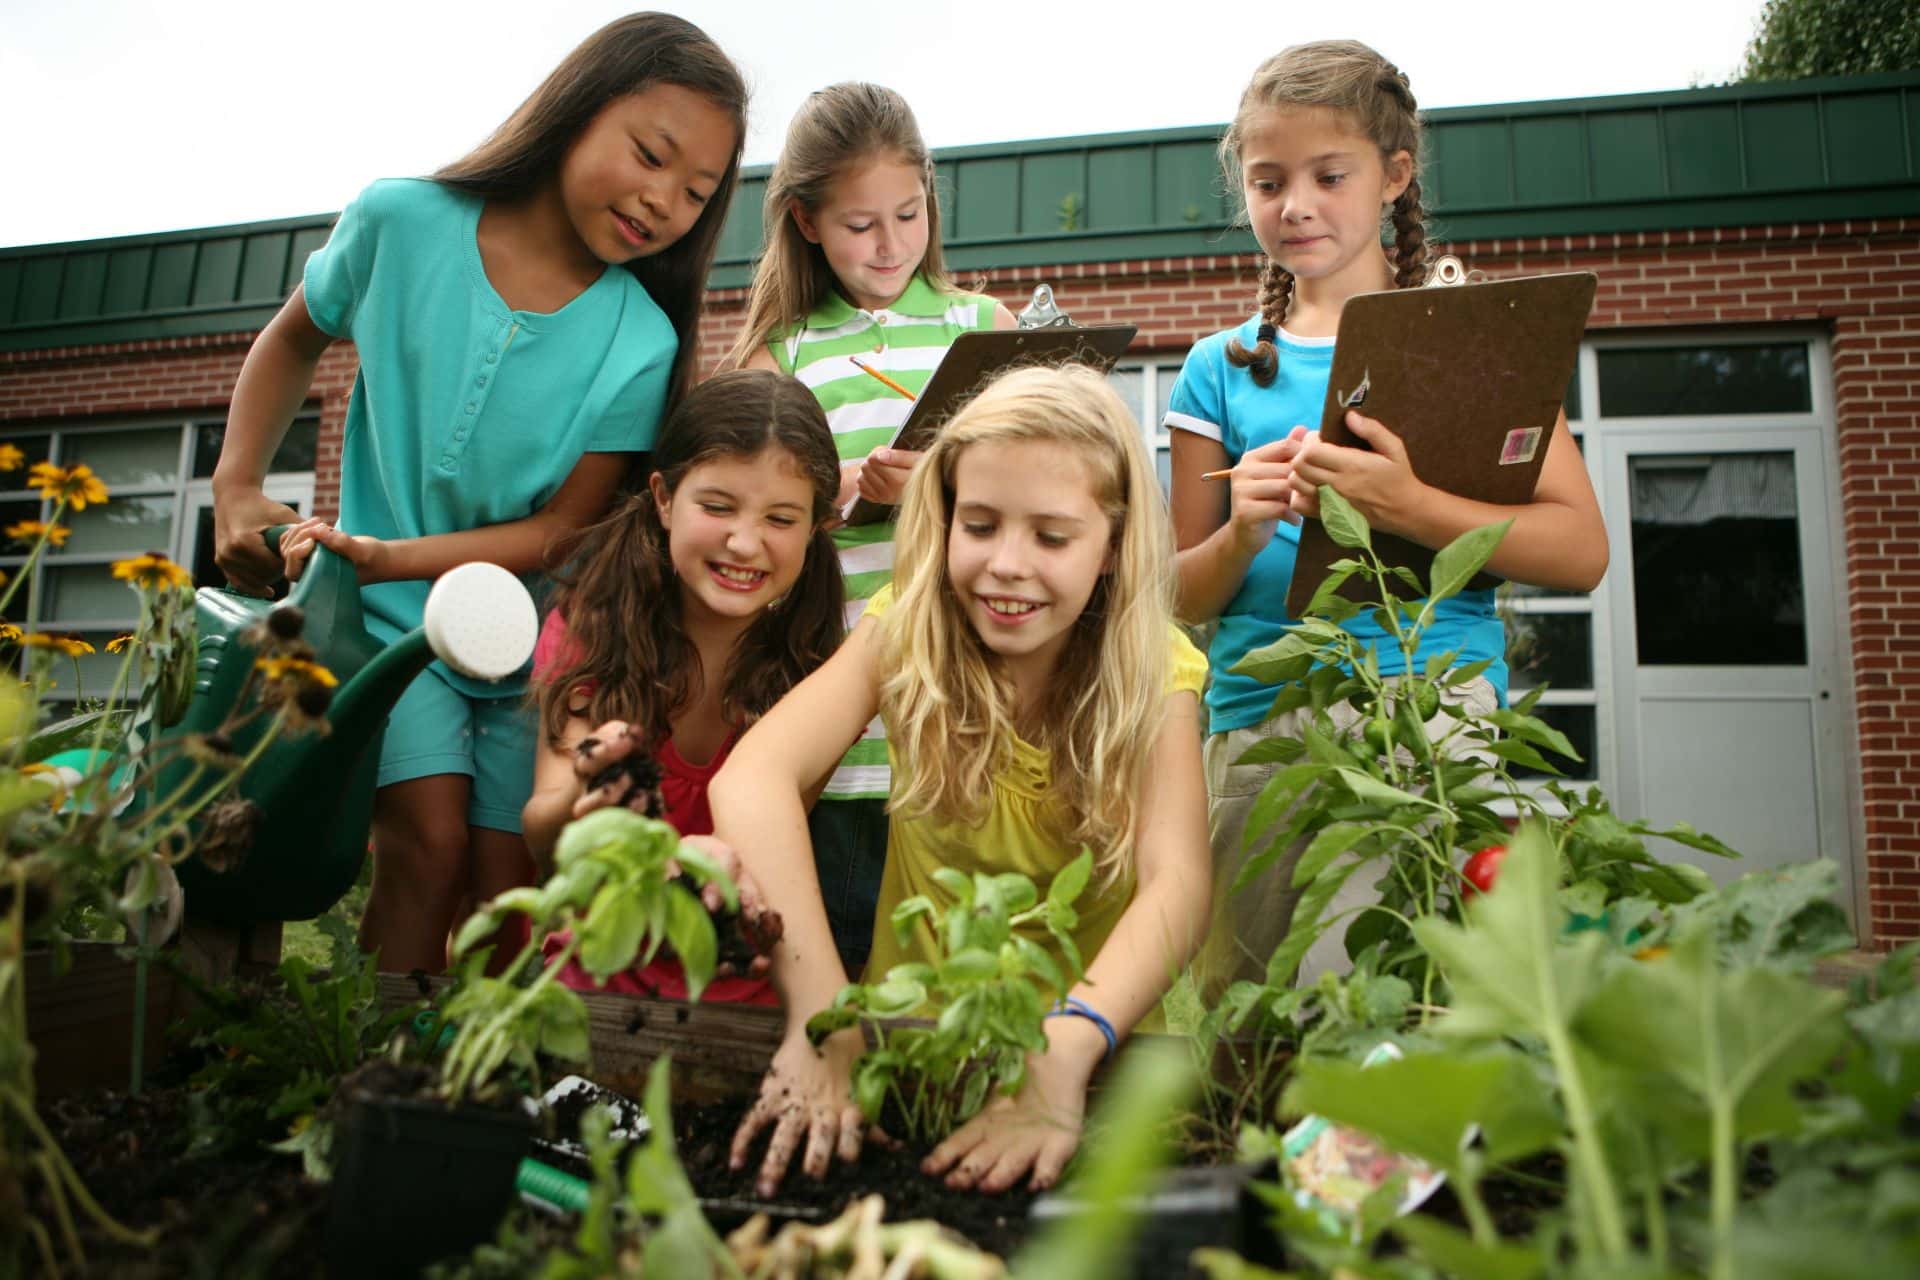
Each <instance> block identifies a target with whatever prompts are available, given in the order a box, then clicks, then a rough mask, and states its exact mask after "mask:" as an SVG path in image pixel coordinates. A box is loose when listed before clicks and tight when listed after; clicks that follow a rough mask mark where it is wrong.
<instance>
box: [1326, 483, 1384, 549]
mask: <svg viewBox="0 0 1920 1280" xmlns="http://www.w3.org/2000/svg"><path fill="white" fill-rule="evenodd" d="M1320 523H1321V524H1323V525H1325V526H1326V527H1327V536H1328V537H1329V538H1332V539H1333V541H1334V543H1335V544H1336V545H1338V546H1342V547H1366V548H1368V549H1369V550H1371V549H1372V547H1373V535H1372V531H1371V530H1370V529H1369V528H1368V527H1367V518H1366V517H1365V516H1363V515H1361V514H1360V512H1359V511H1358V510H1357V509H1355V507H1354V505H1353V504H1352V503H1351V502H1348V501H1347V500H1346V499H1345V498H1343V497H1341V496H1340V494H1339V492H1338V491H1337V490H1335V489H1334V487H1333V486H1332V485H1330V484H1323V485H1321V486H1320Z"/></svg>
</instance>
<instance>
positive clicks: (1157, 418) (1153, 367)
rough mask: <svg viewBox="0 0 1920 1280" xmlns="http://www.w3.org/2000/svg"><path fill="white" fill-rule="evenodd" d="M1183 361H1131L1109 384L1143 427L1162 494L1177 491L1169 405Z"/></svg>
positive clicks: (1118, 369)
mask: <svg viewBox="0 0 1920 1280" xmlns="http://www.w3.org/2000/svg"><path fill="white" fill-rule="evenodd" d="M1183 359H1184V358H1183V357H1169V358H1156V357H1149V358H1147V359H1144V360H1127V361H1122V362H1121V363H1119V364H1117V365H1115V366H1114V367H1113V372H1112V373H1111V374H1109V375H1108V381H1110V382H1111V383H1113V389H1114V390H1115V391H1118V392H1119V393H1120V398H1121V399H1122V400H1123V401H1125V402H1126V405H1127V411H1128V412H1129V413H1131V414H1133V416H1134V420H1135V421H1136V422H1138V423H1139V424H1140V433H1141V436H1142V438H1143V439H1145V441H1146V444H1147V452H1148V453H1150V454H1152V455H1153V464H1154V470H1155V471H1156V472H1157V473H1158V474H1159V476H1160V491H1161V492H1162V493H1169V494H1170V493H1171V492H1172V491H1173V463H1172V448H1173V446H1172V444H1171V443H1170V442H1169V441H1168V438H1167V430H1166V428H1165V427H1163V426H1161V425H1160V424H1161V423H1162V422H1164V421H1165V420H1166V416H1167V401H1168V400H1170V399H1171V398H1172V397H1173V381H1174V379H1175V378H1177V377H1179V376H1180V365H1181V363H1182V361H1183Z"/></svg>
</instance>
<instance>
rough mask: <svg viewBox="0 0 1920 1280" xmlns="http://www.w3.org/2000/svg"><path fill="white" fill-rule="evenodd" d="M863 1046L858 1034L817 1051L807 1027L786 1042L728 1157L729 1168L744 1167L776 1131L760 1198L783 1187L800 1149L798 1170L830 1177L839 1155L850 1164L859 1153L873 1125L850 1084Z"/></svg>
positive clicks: (758, 1186)
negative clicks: (757, 1143)
mask: <svg viewBox="0 0 1920 1280" xmlns="http://www.w3.org/2000/svg"><path fill="white" fill-rule="evenodd" d="M865 1047H866V1042H865V1040H864V1039H863V1038H862V1037H861V1035H860V1033H859V1032H858V1031H842V1032H839V1033H838V1034H836V1035H832V1036H829V1037H827V1040H826V1042H825V1043H824V1044H822V1045H821V1046H820V1048H818V1049H815V1048H814V1047H813V1045H812V1044H811V1043H810V1042H809V1041H808V1040H807V1036H806V1033H805V1031H801V1032H799V1033H798V1034H793V1033H789V1034H788V1036H787V1038H786V1039H784V1040H783V1041H781V1043H780V1048H779V1050H778V1051H776V1052H775V1053H774V1055H773V1063H772V1065H770V1066H769V1067H768V1068H767V1074H766V1077H765V1078H764V1079H762V1080H761V1082H760V1096H759V1098H758V1099H757V1100H756V1101H755V1102H754V1104H753V1109H752V1110H750V1111H748V1112H747V1115H746V1118H745V1119H743V1120H742V1121H741V1122H740V1128H739V1129H738V1130H737V1131H736V1132H735V1133H734V1135H733V1148H732V1150H731V1152H730V1153H729V1155H728V1165H729V1167H731V1168H733V1169H735V1170H740V1169H744V1168H746V1167H747V1159H748V1157H749V1156H750V1155H751V1154H752V1151H753V1145H754V1141H755V1140H756V1139H757V1138H758V1137H759V1136H760V1134H761V1132H762V1131H764V1130H769V1129H770V1130H771V1137H769V1138H768V1140H767V1152H766V1155H765V1156H764V1157H763V1158H762V1159H761V1161H760V1169H759V1173H758V1175H757V1176H756V1178H755V1181H754V1191H755V1193H756V1194H757V1195H760V1196H762V1197H770V1196H772V1195H773V1194H774V1193H775V1192H776V1191H778V1190H779V1189H780V1183H781V1181H782V1179H784V1178H785V1177H786V1176H787V1169H788V1167H789V1166H790V1165H791V1164H792V1163H793V1157H794V1155H795V1153H797V1152H804V1154H803V1155H802V1158H801V1162H800V1167H801V1168H802V1169H803V1170H804V1171H805V1172H806V1175H807V1176H808V1177H810V1178H813V1179H816V1180H818V1179H820V1178H823V1177H825V1176H826V1173H827V1167H828V1165H830V1164H832V1162H833V1158H834V1156H835V1155H838V1156H839V1157H840V1159H841V1160H842V1161H845V1162H847V1163H851V1162H853V1161H855V1160H858V1159H859V1158H860V1147H861V1143H862V1141H863V1140H864V1138H865V1136H866V1128H867V1123H866V1119H865V1117H863V1116H862V1115H861V1114H860V1108H859V1107H857V1106H855V1105H854V1102H853V1097H852V1093H851V1089H850V1082H851V1080H852V1078H853V1060H854V1058H856V1057H858V1056H859V1054H860V1052H861V1050H862V1049H864V1048H865Z"/></svg>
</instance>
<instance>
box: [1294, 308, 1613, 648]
mask: <svg viewBox="0 0 1920 1280" xmlns="http://www.w3.org/2000/svg"><path fill="white" fill-rule="evenodd" d="M1597 286H1598V279H1597V277H1595V276H1594V275H1593V274H1592V273H1591V272H1584V271H1582V272H1569V273H1566V274H1561V275H1548V276H1531V277H1525V278H1522V279H1516V280H1495V281H1490V282H1488V283H1485V284H1462V285H1448V286H1436V287H1428V288H1421V289H1397V290H1390V291H1388V292H1385V293H1365V294H1360V295H1359V296H1357V297H1354V298H1351V299H1349V300H1348V301H1347V304H1346V306H1345V308H1343V309H1342V311H1341V313H1340V332H1339V341H1338V342H1337V343H1336V344H1335V346H1334V356H1333V369H1332V371H1331V373H1330V374H1329V376H1328V379H1327V399H1326V404H1325V406H1324V409H1323V412H1322V416H1321V422H1320V435H1321V438H1322V439H1323V440H1325V441H1327V442H1328V443H1330V444H1341V445H1351V446H1355V447H1358V448H1366V444H1365V442H1364V441H1362V440H1360V439H1359V437H1357V436H1355V435H1354V434H1353V433H1352V432H1351V431H1349V430H1348V429H1347V426H1346V410H1347V406H1348V404H1349V403H1350V404H1351V405H1352V407H1353V408H1355V409H1357V410H1358V411H1359V412H1361V413H1363V414H1365V415H1366V416H1367V417H1369V418H1373V419H1376V420H1378V421H1380V422H1383V423H1385V424H1386V425H1387V426H1388V427H1390V428H1392V430H1393V432H1394V433H1395V434H1396V435H1398V436H1399V437H1400V439H1401V440H1402V441H1403V442H1404V443H1405V444H1406V447H1407V459H1408V461H1409V462H1410V463H1411V464H1412V467H1413V472H1414V474H1415V475H1417V476H1419V477H1420V479H1421V480H1423V481H1425V482H1426V483H1428V484H1431V485H1434V486H1435V487H1437V488H1440V489H1444V490H1446V491H1447V492H1449V493H1456V494H1460V495H1462V496H1464V497H1468V498H1473V499H1476V500H1477V501H1480V502H1490V503H1498V504H1500V505H1503V506H1512V505H1517V504H1520V503H1524V502H1530V501H1532V499H1533V491H1534V487H1535V486H1536V485H1537V484H1538V483H1539V481H1540V469H1541V467H1542V465H1543V464H1544V463H1545V462H1546V456H1547V445H1548V442H1549V441H1550V440H1551V439H1552V438H1553V428H1554V423H1555V422H1556V421H1557V420H1558V418H1559V416H1560V409H1561V405H1562V403H1563V401H1564V400H1565V398H1566V391H1567V387H1568V384H1569V383H1570V382H1571V381H1572V379H1573V370H1574V363H1575V361H1576V360H1577V359H1578V357H1579V351H1580V339H1581V338H1582V336H1584V334H1585V333H1586V325H1587V315H1588V313H1589V312H1590V311H1591V310H1592V308H1593V295H1594V291H1595V289H1596V287H1597ZM1356 396H1358V399H1355V397H1356ZM1373 549H1374V551H1375V552H1376V553H1377V554H1378V555H1379V556H1380V558H1381V559H1382V560H1383V561H1385V562H1386V564H1387V566H1388V567H1389V568H1391V567H1393V566H1396V565H1402V566H1405V567H1406V568H1409V569H1411V570H1413V572H1414V573H1415V574H1417V575H1419V577H1420V580H1421V581H1422V582H1425V581H1427V579H1428V576H1429V574H1430V572H1431V570H1432V568H1433V551H1432V550H1430V549H1429V548H1426V547H1422V546H1420V545H1419V544H1417V543H1414V542H1410V541H1408V540H1407V539H1405V538H1399V537H1396V536H1394V535H1392V534H1388V533H1381V532H1375V533H1374V535H1373ZM1349 554H1350V552H1349V551H1348V550H1347V549H1346V548H1344V547H1340V546H1338V545H1336V544H1335V543H1334V541H1333V539H1332V538H1330V537H1329V536H1328V535H1327V532H1326V529H1325V527H1324V526H1323V525H1322V524H1321V523H1320V521H1318V520H1311V519H1310V520H1306V521H1304V522H1303V523H1302V525H1301V529H1300V547H1299V551H1298V553H1297V556H1296V559H1295V561H1294V569H1293V582H1292V584H1291V586H1290V587H1289V589H1288V591H1287V612H1288V613H1289V614H1291V615H1292V616H1294V617H1296V618H1298V617H1300V616H1302V615H1303V614H1304V613H1305V612H1306V608H1307V605H1308V604H1309V603H1310V602H1311V601H1312V599H1313V595H1314V592H1315V591H1316V590H1317V589H1318V588H1319V586H1320V584H1321V582H1323V581H1324V580H1325V579H1326V577H1327V572H1328V568H1329V566H1331V565H1332V563H1333V562H1334V561H1335V560H1338V559H1340V558H1342V557H1344V556H1347V555H1349ZM1498 581H1499V579H1498V578H1496V577H1494V576H1493V575H1492V574H1487V573H1482V574H1479V575H1477V576H1476V577H1475V578H1474V579H1473V581H1472V582H1470V583H1468V587H1469V588H1470V589H1483V588H1486V587H1490V586H1493V585H1495V584H1496V583H1497V582H1498ZM1371 587H1372V583H1371V582H1370V581H1368V580H1365V579H1362V578H1361V577H1359V576H1358V575H1356V576H1355V577H1353V578H1349V579H1348V580H1347V583H1346V585H1345V588H1344V589H1343V590H1342V591H1341V594H1342V595H1344V596H1346V597H1347V598H1349V599H1352V600H1358V601H1361V602H1362V603H1368V604H1379V603H1381V602H1380V600H1379V599H1378V597H1376V596H1373V595H1372V594H1370V591H1371ZM1403 590H1404V588H1403ZM1408 594H1411V592H1409V593H1408Z"/></svg>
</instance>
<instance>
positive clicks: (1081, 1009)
mask: <svg viewBox="0 0 1920 1280" xmlns="http://www.w3.org/2000/svg"><path fill="white" fill-rule="evenodd" d="M1047 1016H1048V1017H1049V1018H1085V1019H1086V1020H1087V1021H1088V1022H1091V1023H1092V1024H1093V1025H1094V1026H1096V1027H1098V1028H1100V1034H1101V1035H1103V1036H1105V1037H1106V1040H1107V1052H1106V1057H1108V1058H1111V1057H1112V1056H1113V1051H1114V1050H1115V1049H1117V1048H1119V1047H1120V1037H1119V1036H1117V1035H1115V1034H1114V1033H1113V1024H1112V1023H1111V1022H1108V1021H1107V1020H1106V1019H1105V1018H1103V1017H1101V1016H1100V1011H1099V1010H1098V1009H1095V1008H1094V1007H1093V1006H1092V1005H1090V1004H1088V1003H1087V1002H1086V1001H1085V1000H1081V999H1078V998H1076V997H1074V996H1068V997H1066V998H1065V999H1064V1000H1062V1001H1061V1002H1060V1003H1059V1004H1057V1005H1055V1006H1054V1007H1053V1010H1052V1012H1050V1013H1048V1014H1047Z"/></svg>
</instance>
